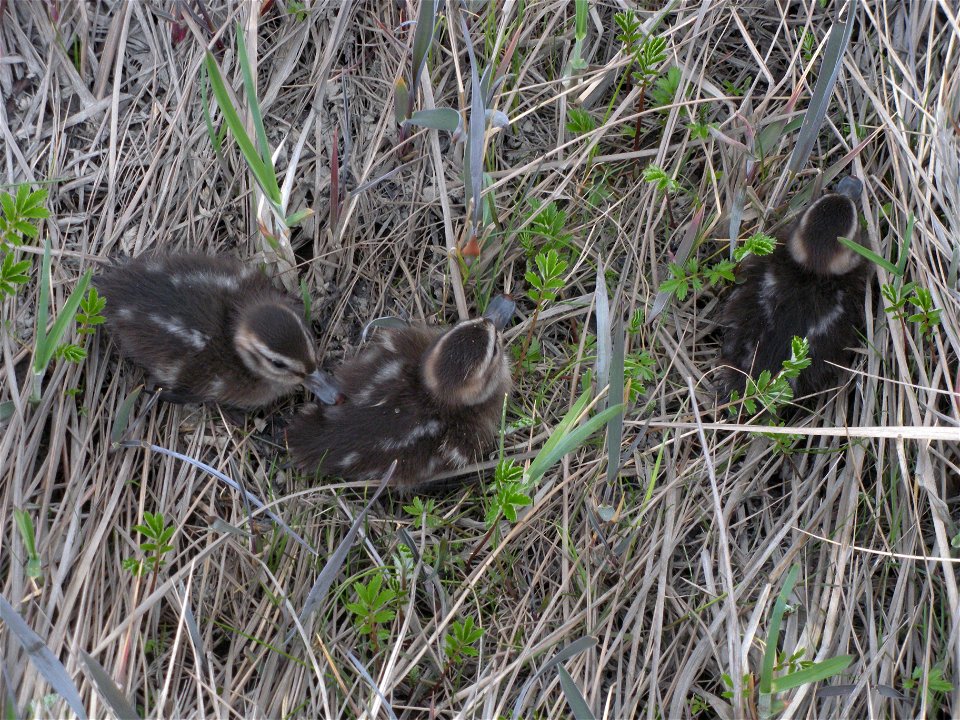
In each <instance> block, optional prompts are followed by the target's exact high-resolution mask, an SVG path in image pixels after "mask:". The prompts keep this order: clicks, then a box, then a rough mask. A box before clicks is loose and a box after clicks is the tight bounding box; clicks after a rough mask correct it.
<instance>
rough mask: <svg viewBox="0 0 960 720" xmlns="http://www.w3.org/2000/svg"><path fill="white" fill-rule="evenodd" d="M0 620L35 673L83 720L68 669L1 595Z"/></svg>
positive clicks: (83, 714) (78, 694)
mask: <svg viewBox="0 0 960 720" xmlns="http://www.w3.org/2000/svg"><path fill="white" fill-rule="evenodd" d="M0 620H2V621H3V624H4V625H5V626H6V628H7V632H8V633H9V634H10V635H11V636H13V637H14V638H16V640H17V642H19V643H20V646H21V647H22V648H23V650H24V652H25V653H26V654H27V657H28V658H30V662H31V663H32V664H33V666H34V667H35V668H36V669H37V672H39V673H40V674H41V675H43V677H44V679H45V680H46V681H47V682H48V683H50V686H51V687H52V688H53V689H54V691H55V692H56V693H57V694H58V695H59V696H60V697H61V698H63V700H64V702H66V703H67V705H68V706H69V707H70V709H71V710H73V712H74V714H75V715H76V716H77V717H78V718H80V720H86V717H87V711H86V708H84V706H83V699H82V698H81V697H80V692H79V691H78V690H77V686H76V685H75V684H74V682H73V680H71V679H70V675H69V673H67V669H66V668H65V667H64V666H63V663H61V662H60V660H59V659H58V658H57V656H56V655H54V654H53V652H52V651H51V650H50V648H48V647H47V644H46V642H44V640H43V638H42V637H40V636H39V635H37V633H35V632H34V631H33V628H31V627H30V626H29V625H27V622H26V620H24V619H23V617H21V616H20V613H18V612H17V611H16V610H15V609H14V607H13V605H11V604H10V602H9V601H8V600H7V599H6V598H5V597H4V596H3V595H0Z"/></svg>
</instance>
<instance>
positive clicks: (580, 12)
mask: <svg viewBox="0 0 960 720" xmlns="http://www.w3.org/2000/svg"><path fill="white" fill-rule="evenodd" d="M574 7H575V16H574V25H573V52H572V53H571V55H570V69H571V70H572V71H574V72H579V71H580V70H584V69H586V67H587V62H586V60H584V59H583V41H584V40H586V38H587V13H588V12H589V9H590V8H589V3H588V0H576V2H575V5H574Z"/></svg>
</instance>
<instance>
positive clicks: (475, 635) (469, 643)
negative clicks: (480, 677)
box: [443, 616, 483, 666]
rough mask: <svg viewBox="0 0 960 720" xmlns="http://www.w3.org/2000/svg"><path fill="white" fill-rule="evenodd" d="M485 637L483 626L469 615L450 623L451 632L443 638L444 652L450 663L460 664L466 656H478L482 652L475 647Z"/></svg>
mask: <svg viewBox="0 0 960 720" xmlns="http://www.w3.org/2000/svg"><path fill="white" fill-rule="evenodd" d="M482 637H483V628H481V627H478V626H477V625H476V624H475V623H474V621H473V618H472V617H470V616H467V617H466V618H465V619H464V620H463V621H456V622H453V623H451V624H450V632H448V633H447V636H446V637H445V638H444V640H443V654H444V655H446V658H447V664H448V665H453V666H455V665H460V664H461V663H462V662H463V661H464V659H465V658H468V657H477V655H479V654H480V653H479V652H478V651H477V649H476V648H475V647H473V645H474V643H476V642H477V641H478V640H479V639H480V638H482Z"/></svg>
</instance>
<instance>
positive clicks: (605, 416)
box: [527, 403, 624, 485]
mask: <svg viewBox="0 0 960 720" xmlns="http://www.w3.org/2000/svg"><path fill="white" fill-rule="evenodd" d="M623 408H624V406H623V403H621V404H619V405H614V406H613V407H609V408H607V409H606V410H604V411H602V412H599V413H597V414H596V415H594V416H593V417H592V418H590V419H589V420H587V421H586V422H585V423H583V425H581V426H580V427H578V428H577V429H576V430H574V431H572V432H570V433H566V432H564V433H560V432H559V428H558V431H555V432H554V434H553V435H552V436H551V437H550V441H553V440H554V438H556V442H554V443H552V444H550V441H548V443H545V444H544V446H543V449H542V450H541V451H540V452H539V453H537V456H536V457H535V458H534V459H533V462H532V463H530V470H529V471H528V472H527V478H528V481H529V482H530V484H531V485H536V484H537V483H538V482H539V481H540V478H542V477H543V475H544V473H546V472H547V470H549V469H550V468H551V467H553V465H554V464H555V463H557V462H559V460H560V459H561V458H562V457H563V456H564V455H567V454H568V453H571V452H573V451H574V450H576V449H577V448H578V447H580V446H581V445H583V444H584V443H585V442H586V441H587V440H588V439H589V438H590V436H591V435H593V434H594V433H595V432H597V430H599V429H600V428H601V427H603V426H604V425H605V424H606V423H607V422H608V421H609V420H610V419H611V418H613V417H615V416H616V415H617V414H618V413H622V412H623ZM548 445H550V447H549V448H548Z"/></svg>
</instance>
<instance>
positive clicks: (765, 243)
mask: <svg viewBox="0 0 960 720" xmlns="http://www.w3.org/2000/svg"><path fill="white" fill-rule="evenodd" d="M776 246H777V241H776V238H772V237H770V236H769V235H764V234H763V233H754V234H753V235H751V236H750V237H748V238H747V239H746V240H744V241H743V245H741V246H740V247H738V248H737V249H736V250H734V251H733V259H734V260H736V261H737V262H740V261H741V260H743V259H744V258H745V257H747V255H769V254H770V253H772V252H773V250H774V248H775V247H776Z"/></svg>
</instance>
